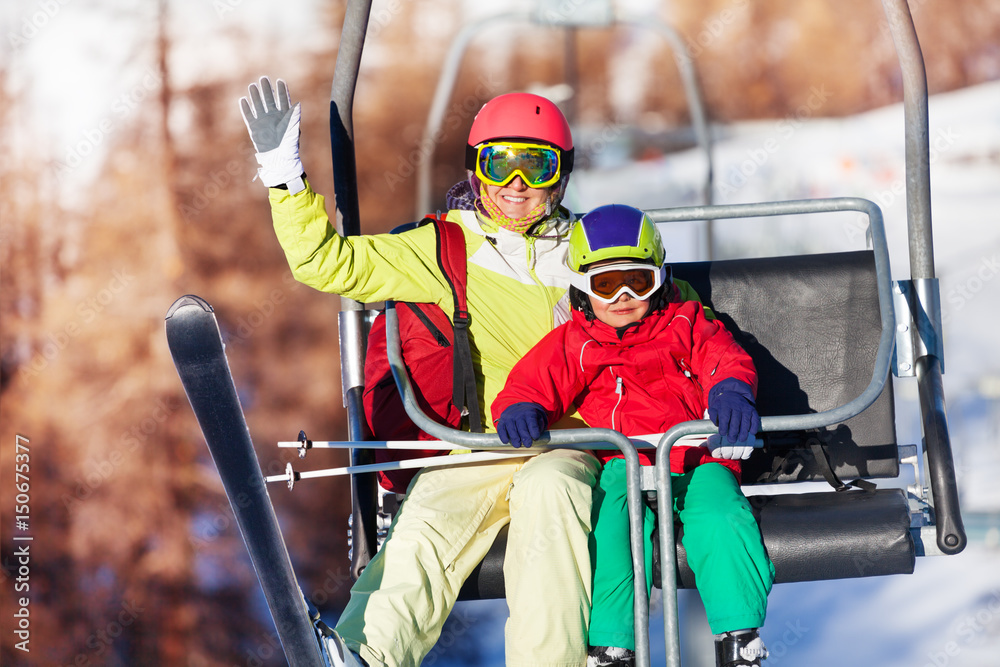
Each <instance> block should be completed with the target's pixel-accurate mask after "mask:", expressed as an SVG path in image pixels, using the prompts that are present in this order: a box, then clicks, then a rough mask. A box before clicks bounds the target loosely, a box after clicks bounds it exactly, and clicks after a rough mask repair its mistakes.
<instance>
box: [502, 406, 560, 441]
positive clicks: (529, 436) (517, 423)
mask: <svg viewBox="0 0 1000 667" xmlns="http://www.w3.org/2000/svg"><path fill="white" fill-rule="evenodd" d="M548 426H549V416H548V414H547V413H546V412H545V408H543V407H542V406H540V405H539V404H538V403H528V402H525V403H515V404H514V405H511V406H510V407H508V408H507V409H506V410H504V411H503V414H501V415H500V419H498V420H497V435H499V436H500V442H502V443H504V444H509V445H513V446H514V447H531V443H533V442H534V441H535V440H538V438H540V437H541V436H542V433H543V432H544V431H545V429H546V428H548Z"/></svg>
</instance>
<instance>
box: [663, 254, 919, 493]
mask: <svg viewBox="0 0 1000 667" xmlns="http://www.w3.org/2000/svg"><path fill="white" fill-rule="evenodd" d="M674 275H675V276H676V277H678V278H682V279H684V280H686V281H688V282H689V283H691V285H692V286H693V287H694V288H695V289H696V290H697V291H698V294H699V295H700V296H701V298H702V301H703V302H705V304H706V305H708V306H710V307H711V308H712V310H713V311H715V313H716V315H717V316H718V318H719V319H720V320H721V321H722V322H723V323H725V325H726V327H727V328H729V330H730V331H731V332H732V333H733V335H734V336H735V337H736V340H737V341H738V342H739V343H740V345H742V346H743V348H744V349H745V350H746V351H747V352H748V353H749V354H750V356H751V357H753V360H754V364H755V365H756V366H757V373H758V377H759V380H758V386H759V389H758V397H757V407H758V410H759V411H760V414H761V415H762V416H768V415H770V416H773V415H793V414H806V413H812V412H821V411H823V410H829V409H831V408H835V407H838V406H840V405H843V404H844V403H846V402H848V401H850V400H851V399H853V398H855V397H856V396H858V395H859V394H861V393H862V392H863V391H864V390H865V388H866V387H867V386H868V384H869V382H870V381H871V377H872V369H873V368H874V364H875V354H876V352H877V350H878V342H879V337H880V334H881V326H882V325H881V320H880V317H879V305H878V290H877V287H876V281H875V260H874V256H873V255H872V253H871V252H869V251H858V252H847V253H833V254H823V255H798V256H793V257H772V258H766V259H741V260H731V261H717V262H695V263H687V264H675V265H674ZM764 441H765V444H766V446H765V448H764V449H763V450H760V451H757V452H755V453H754V455H753V456H752V457H751V458H750V460H749V461H748V462H746V463H745V464H744V467H743V483H744V484H753V483H764V482H767V483H773V482H789V481H804V480H822V479H823V472H822V467H821V464H820V463H819V462H817V461H816V460H815V458H814V455H813V452H812V449H811V448H810V447H809V446H808V445H809V444H810V443H811V442H815V441H819V442H821V443H822V444H823V445H824V446H825V448H826V450H827V454H828V456H829V460H830V462H831V464H832V466H833V470H834V472H836V474H837V475H838V476H839V477H840V478H841V479H845V480H847V479H854V478H857V477H896V476H897V475H898V474H899V462H898V455H897V450H896V428H895V410H894V407H893V400H892V383H891V382H887V383H886V387H885V390H884V391H883V392H882V394H881V396H879V398H878V399H877V400H876V401H875V403H874V404H873V405H872V406H871V407H869V408H868V409H867V410H865V411H864V412H863V413H861V414H860V415H858V416H856V417H854V418H852V419H849V420H847V421H846V422H845V423H843V424H838V425H835V426H831V427H829V428H826V429H822V430H818V431H811V432H797V433H768V434H765V435H764Z"/></svg>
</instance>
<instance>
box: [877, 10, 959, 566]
mask: <svg viewBox="0 0 1000 667" xmlns="http://www.w3.org/2000/svg"><path fill="white" fill-rule="evenodd" d="M882 6H883V7H884V9H885V17H886V20H887V22H888V25H889V30H890V32H891V33H892V40H893V43H894V44H895V46H896V54H897V56H898V57H899V66H900V69H901V70H902V74H903V117H904V122H905V128H906V129H905V131H906V217H907V229H908V236H909V245H910V276H911V280H912V282H913V287H914V295H915V296H914V300H913V302H911V304H910V307H911V308H912V309H913V311H914V312H913V316H914V317H913V320H914V322H918V324H919V326H917V327H914V330H913V332H912V335H913V343H914V350H916V351H917V353H916V354H917V357H918V358H917V359H916V361H915V364H914V365H915V368H916V369H917V384H918V389H919V392H920V407H921V409H920V415H921V426H922V428H923V433H924V451H925V453H926V455H927V463H928V465H927V468H928V477H929V480H930V483H931V495H932V499H933V502H934V511H935V525H936V527H937V544H938V548H939V549H940V550H941V551H942V552H944V553H946V554H956V553H958V552H960V551H962V550H963V549H964V548H965V545H966V535H965V528H964V526H963V524H962V515H961V510H960V508H959V502H958V485H957V482H956V480H955V463H954V460H953V457H952V451H951V438H950V436H949V434H948V420H947V416H946V414H945V400H944V388H943V384H942V382H941V375H942V374H943V372H944V359H943V343H942V337H941V333H942V332H941V303H940V299H939V297H938V294H939V288H938V285H937V277H936V274H935V270H934V235H933V230H932V226H931V174H930V140H929V130H928V118H927V74H926V71H925V69H924V58H923V54H922V53H921V51H920V42H919V41H918V40H917V32H916V29H915V28H914V26H913V17H912V16H911V15H910V8H909V5H907V3H906V0H882ZM921 353H922V354H921Z"/></svg>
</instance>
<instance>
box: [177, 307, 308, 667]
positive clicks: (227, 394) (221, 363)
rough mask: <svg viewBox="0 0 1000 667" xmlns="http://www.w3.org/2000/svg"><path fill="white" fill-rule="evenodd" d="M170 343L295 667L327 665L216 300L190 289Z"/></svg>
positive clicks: (288, 656) (251, 558) (265, 595)
mask: <svg viewBox="0 0 1000 667" xmlns="http://www.w3.org/2000/svg"><path fill="white" fill-rule="evenodd" d="M166 331H167V344H168V346H169V348H170V355H171V356H172V357H173V360H174V365H175V366H176V367H177V373H178V375H180V378H181V383H182V384H183V385H184V391H185V392H186V393H187V397H188V400H189V401H190V403H191V408H192V409H193V410H194V414H195V416H196V417H197V419H198V424H199V425H200V426H201V430H202V433H203V434H204V435H205V441H206V443H207V444H208V449H209V451H210V452H211V454H212V460H213V461H214V462H215V466H216V468H217V469H218V471H219V476H220V477H221V478H222V484H223V486H224V487H225V490H226V495H227V496H228V497H229V503H230V505H231V506H232V508H233V513H234V514H235V515H236V522H237V524H238V525H239V528H240V534H241V535H242V536H243V541H244V543H245V544H246V547H247V550H248V551H249V552H250V560H251V561H252V563H253V567H254V570H255V571H256V572H257V578H258V580H259V581H260V585H261V588H262V589H263V591H264V597H265V599H266V600H267V606H268V609H269V610H270V612H271V617H272V619H273V620H274V624H275V627H276V628H277V631H278V637H279V638H280V640H281V646H282V649H283V650H284V652H285V656H286V658H287V660H288V664H289V665H292V667H298V666H300V665H301V666H303V667H322V666H323V665H325V664H326V661H325V659H324V657H323V655H322V653H321V647H320V642H319V639H318V636H317V631H316V630H315V629H314V625H313V623H312V621H311V618H310V617H311V616H312V617H313V618H317V619H318V614H314V615H311V614H310V610H309V608H308V607H307V603H306V600H305V597H304V596H303V594H302V591H301V589H300V588H299V585H298V582H297V580H296V578H295V572H294V571H293V569H292V562H291V560H290V559H289V557H288V549H287V548H286V546H285V540H284V538H283V537H282V535H281V529H280V528H279V526H278V519H277V517H276V516H275V513H274V506H273V505H272V504H271V499H270V497H269V496H268V493H267V488H266V484H265V482H264V476H263V474H262V473H261V469H260V463H259V462H258V460H257V454H256V452H255V451H254V448H253V441H252V440H251V438H250V431H249V429H248V428H247V423H246V419H245V417H244V415H243V408H242V407H241V405H240V401H239V397H238V396H237V394H236V385H235V384H234V382H233V376H232V373H231V372H230V370H229V362H228V361H227V359H226V354H225V346H224V344H223V341H222V334H221V332H220V331H219V324H218V322H217V321H216V319H215V313H214V311H213V309H212V306H210V305H209V304H208V302H206V301H205V300H204V299H202V298H200V297H197V296H193V295H188V296H183V297H181V298H180V299H178V300H177V301H175V302H174V303H173V305H172V306H170V310H168V311H167V315H166Z"/></svg>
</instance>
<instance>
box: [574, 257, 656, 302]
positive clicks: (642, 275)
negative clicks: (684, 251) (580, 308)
mask: <svg viewBox="0 0 1000 667" xmlns="http://www.w3.org/2000/svg"><path fill="white" fill-rule="evenodd" d="M665 280H667V267H666V266H651V265H649V264H640V263H622V264H608V265H606V266H600V267H597V268H593V269H590V270H588V271H587V272H586V273H575V274H573V277H572V278H571V279H570V283H571V284H572V285H573V286H574V287H576V288H577V289H579V290H582V291H584V292H586V293H587V294H589V295H590V296H592V297H594V298H595V299H597V300H598V301H603V302H604V303H614V302H615V301H617V300H618V298H619V297H620V296H621V295H622V293H623V292H627V293H628V294H630V295H631V296H632V297H633V298H635V299H639V300H640V301H643V300H645V299H647V298H649V295H650V294H652V293H653V292H655V291H656V290H658V289H659V288H660V286H662V285H663V283H664V281H665Z"/></svg>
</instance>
